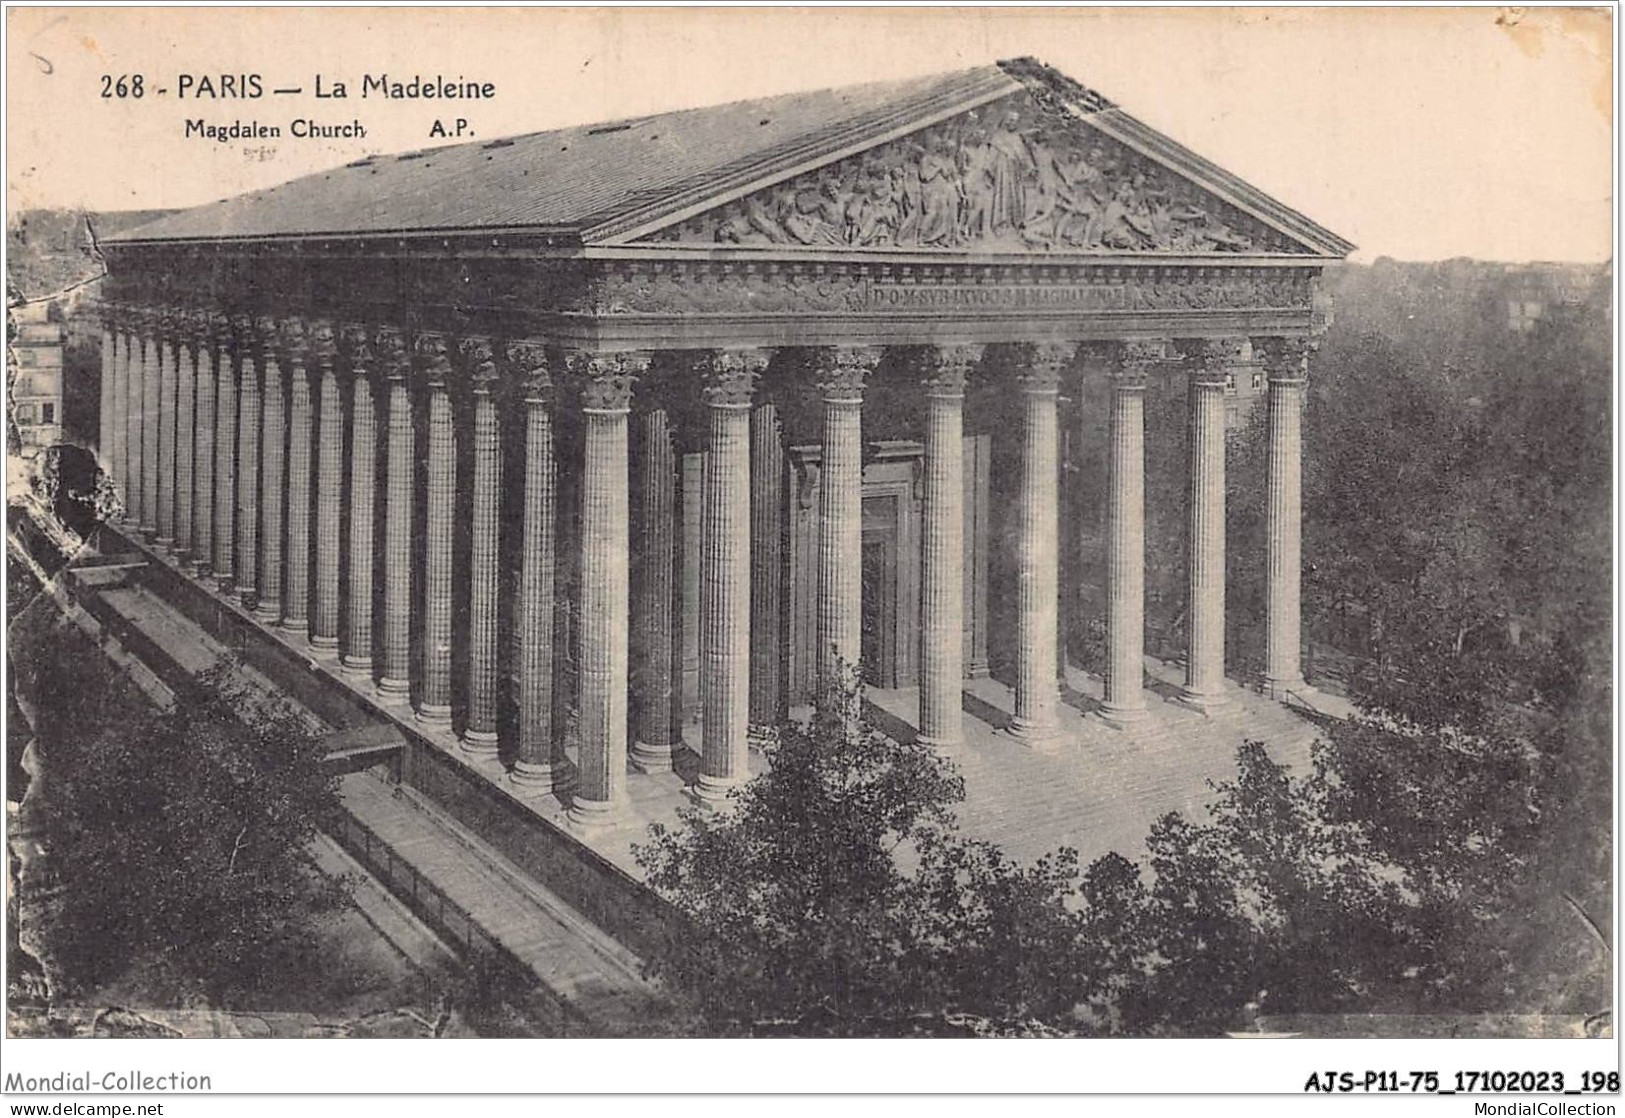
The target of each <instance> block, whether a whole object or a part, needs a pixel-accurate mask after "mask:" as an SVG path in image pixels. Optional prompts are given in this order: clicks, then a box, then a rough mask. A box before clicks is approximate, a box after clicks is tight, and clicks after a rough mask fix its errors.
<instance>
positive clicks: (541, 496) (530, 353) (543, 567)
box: [508, 342, 559, 793]
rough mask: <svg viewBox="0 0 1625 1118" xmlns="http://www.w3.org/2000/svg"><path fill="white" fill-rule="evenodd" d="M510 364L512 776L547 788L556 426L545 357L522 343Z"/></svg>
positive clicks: (527, 787) (553, 768) (552, 775)
mask: <svg viewBox="0 0 1625 1118" xmlns="http://www.w3.org/2000/svg"><path fill="white" fill-rule="evenodd" d="M508 360H509V361H510V362H511V363H512V364H513V365H514V366H515V368H516V371H517V372H518V373H519V374H520V375H521V376H522V377H523V378H524V380H523V384H524V392H525V448H524V454H525V488H524V507H523V509H522V511H521V517H522V523H521V525H520V532H521V540H520V553H519V600H518V601H517V602H516V603H515V613H514V642H515V645H516V648H515V653H516V662H517V663H516V671H517V675H518V678H517V680H516V681H515V684H516V687H517V689H518V692H519V694H518V700H519V701H518V706H519V725H518V727H517V730H518V738H519V740H518V742H517V743H516V745H517V754H518V755H517V757H516V758H515V760H514V767H513V770H512V772H511V774H510V775H511V778H512V780H513V782H514V784H515V785H517V786H518V787H519V788H520V789H521V790H524V791H530V792H535V793H541V792H547V791H551V790H552V788H553V787H554V785H555V784H556V783H558V775H557V774H558V767H559V766H558V760H557V758H556V756H555V748H554V742H555V740H556V739H555V737H554V733H553V567H554V548H555V547H556V523H555V520H556V517H557V512H556V500H557V497H556V491H555V490H556V486H557V475H558V466H557V464H556V462H555V461H554V457H553V422H552V416H551V415H550V414H549V412H548V404H549V400H550V397H551V394H552V384H551V382H550V379H549V377H548V370H547V360H546V353H545V351H544V350H543V348H542V347H541V346H540V345H537V344H534V343H529V342H521V343H515V344H514V345H512V346H510V347H509V349H508Z"/></svg>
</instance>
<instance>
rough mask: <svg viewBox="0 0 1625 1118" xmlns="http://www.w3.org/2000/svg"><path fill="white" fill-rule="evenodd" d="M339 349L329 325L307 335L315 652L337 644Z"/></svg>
mask: <svg viewBox="0 0 1625 1118" xmlns="http://www.w3.org/2000/svg"><path fill="white" fill-rule="evenodd" d="M337 354H338V346H337V344H336V342H335V339H334V337H333V325H332V323H329V322H317V323H315V324H314V326H313V328H312V330H311V334H310V359H311V361H312V362H313V363H314V365H315V367H316V373H317V376H318V377H319V378H320V381H319V385H320V389H319V390H320V396H319V398H318V399H317V405H318V409H319V414H318V417H317V422H318V423H319V424H320V427H319V429H318V431H317V436H316V541H315V542H316V593H315V595H314V597H313V599H312V602H313V604H312V606H311V614H310V643H311V646H312V647H314V648H320V649H334V648H337V647H338V646H339V544H340V541H341V540H342V538H343V537H342V535H341V533H342V531H343V529H342V527H341V526H340V523H339V512H340V505H341V503H342V502H343V500H344V405H343V404H341V403H340V402H339V378H338V373H336V372H335V371H334V369H333V360H334V358H335V357H336V356H337Z"/></svg>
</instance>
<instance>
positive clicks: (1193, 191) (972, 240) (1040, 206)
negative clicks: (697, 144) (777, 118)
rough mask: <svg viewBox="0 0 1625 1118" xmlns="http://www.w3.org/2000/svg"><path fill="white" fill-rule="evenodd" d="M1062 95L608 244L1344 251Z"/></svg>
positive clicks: (1247, 191) (820, 164) (819, 164)
mask: <svg viewBox="0 0 1625 1118" xmlns="http://www.w3.org/2000/svg"><path fill="white" fill-rule="evenodd" d="M1051 73H1053V72H1051ZM1062 80H1063V81H1064V80H1065V79H1062ZM1072 88H1074V89H1078V90H1079V92H1080V93H1083V94H1084V96H1082V97H1075V98H1068V97H1066V96H1064V95H1062V94H1059V93H1057V92H1056V91H1055V90H1054V89H1052V88H1049V87H1048V86H1045V85H1042V84H1040V83H1037V82H1032V81H1029V82H1027V83H1025V84H1022V85H1018V86H1016V87H1015V88H1013V89H1012V90H1011V92H1009V93H1008V94H1007V95H1005V96H1002V97H999V98H997V99H994V100H990V101H985V102H984V103H982V104H980V105H977V106H976V107H974V108H970V109H968V110H966V111H964V112H961V113H957V114H955V115H952V116H949V117H947V118H946V119H938V120H935V121H932V122H929V123H925V124H923V125H922V126H921V127H919V128H917V129H915V130H913V131H902V132H901V134H894V135H892V136H890V137H887V138H885V139H884V140H883V141H881V142H878V143H875V144H874V145H872V146H869V147H866V148H863V149H862V150H858V151H852V150H851V149H850V148H848V149H847V151H846V152H844V153H843V152H840V151H837V152H835V153H833V154H832V155H826V156H825V157H823V159H822V160H820V159H819V158H818V157H813V158H810V159H809V160H807V161H806V163H805V164H804V165H803V166H802V167H801V168H799V169H796V170H793V171H790V172H788V173H783V172H781V173H779V174H778V175H776V176H774V177H773V178H771V179H764V180H763V181H762V182H761V183H759V184H757V185H755V186H752V187H746V188H743V189H735V190H733V191H730V192H729V193H728V194H727V195H725V196H723V197H719V198H718V199H716V200H715V202H714V203H713V204H709V205H707V204H704V203H701V204H699V205H689V206H687V207H685V208H684V210H683V211H682V212H678V213H674V214H671V215H667V216H666V217H665V218H664V220H661V219H656V220H653V221H650V222H648V223H646V224H644V225H643V227H642V228H640V229H637V230H632V231H628V232H627V233H626V234H625V235H624V236H619V237H612V238H609V239H608V241H607V243H620V244H647V245H679V246H696V247H698V246H706V247H710V248H717V247H734V246H737V247H747V248H768V249H779V250H788V251H792V252H793V251H797V250H809V251H816V250H850V249H859V250H865V251H874V250H891V251H922V252H936V253H946V254H958V253H967V254H979V253H1001V254H1008V253H1022V254H1026V253H1032V254H1067V255H1076V254H1111V255H1119V254H1125V253H1128V254H1139V253H1145V254H1156V255H1177V256H1201V255H1214V256H1234V255H1309V256H1323V257H1325V256H1332V257H1338V256H1342V255H1344V254H1345V253H1347V252H1348V251H1349V249H1350V248H1351V247H1352V246H1350V245H1348V244H1347V242H1344V241H1342V240H1341V239H1340V238H1338V237H1336V236H1335V235H1334V234H1331V233H1329V232H1327V231H1326V230H1324V229H1321V228H1320V227H1319V226H1318V225H1315V224H1314V223H1313V222H1311V221H1309V219H1307V218H1305V217H1303V216H1302V215H1300V214H1297V213H1295V212H1294V211H1292V210H1290V209H1288V208H1287V207H1285V206H1283V205H1281V204H1280V203H1278V202H1275V201H1274V200H1273V199H1270V198H1269V197H1268V196H1267V195H1264V194H1263V193H1262V192H1260V191H1257V190H1256V189H1254V188H1252V187H1249V186H1247V185H1246V184H1245V183H1243V182H1241V180H1239V179H1237V178H1235V177H1234V176H1232V175H1229V174H1227V173H1225V172H1223V171H1222V170H1220V169H1219V168H1217V167H1215V166H1214V165H1212V164H1210V163H1208V162H1207V161H1205V160H1203V159H1201V158H1200V157H1199V156H1196V155H1195V154H1194V153H1191V152H1189V151H1188V150H1186V149H1184V148H1182V147H1181V146H1180V145H1178V144H1176V143H1174V142H1173V141H1171V140H1169V139H1167V138H1166V137H1164V136H1161V135H1160V134H1158V133H1156V132H1154V131H1153V130H1151V129H1149V128H1147V127H1146V126H1145V125H1143V124H1141V123H1140V122H1138V121H1136V120H1134V118H1132V117H1130V116H1128V115H1127V114H1126V113H1123V112H1121V110H1118V109H1117V108H1115V107H1114V106H1111V105H1110V104H1109V103H1108V102H1105V101H1103V100H1102V99H1100V98H1098V97H1096V96H1094V95H1092V94H1087V93H1086V91H1081V87H1076V86H1075V85H1073V86H1072Z"/></svg>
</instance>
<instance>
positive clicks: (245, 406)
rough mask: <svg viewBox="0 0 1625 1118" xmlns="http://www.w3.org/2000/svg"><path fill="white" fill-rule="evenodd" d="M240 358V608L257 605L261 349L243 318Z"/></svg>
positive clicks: (236, 322)
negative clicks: (241, 375) (241, 606)
mask: <svg viewBox="0 0 1625 1118" xmlns="http://www.w3.org/2000/svg"><path fill="white" fill-rule="evenodd" d="M232 326H233V328H234V331H235V333H236V336H237V345H238V352H239V354H240V355H241V358H242V371H243V380H242V391H241V393H240V394H239V396H238V400H237V415H238V421H237V592H238V594H240V595H241V597H242V600H243V605H244V606H247V607H249V608H253V607H254V606H255V605H257V604H258V602H259V585H260V583H259V553H260V547H259V539H260V504H259V501H260V425H261V423H263V422H264V419H265V415H264V411H265V409H264V408H263V407H262V406H261V401H260V372H261V369H262V367H263V365H264V362H265V349H264V345H263V344H262V341H261V338H260V335H259V332H258V331H257V330H256V329H255V323H254V321H253V320H252V319H250V318H249V317H248V316H246V315H239V316H237V317H236V318H234V319H232Z"/></svg>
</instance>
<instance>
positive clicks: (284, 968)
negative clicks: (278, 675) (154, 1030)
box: [28, 626, 344, 1007]
mask: <svg viewBox="0 0 1625 1118" xmlns="http://www.w3.org/2000/svg"><path fill="white" fill-rule="evenodd" d="M28 667H29V670H30V673H31V675H32V677H33V678H32V680H31V681H30V686H29V688H28V693H29V696H30V700H31V704H32V706H33V708H34V715H35V723H36V724H35V730H36V733H37V735H38V748H39V749H40V751H41V754H42V757H43V771H44V773H45V776H44V778H43V779H42V781H41V784H40V787H39V788H38V790H37V795H38V797H39V800H38V802H37V803H31V808H32V810H31V818H32V819H34V820H35V821H36V822H37V826H38V828H39V836H38V837H39V843H40V845H41V847H42V848H43V849H44V850H45V851H46V856H45V858H44V861H43V866H44V872H45V879H44V881H43V883H42V884H43V889H42V890H41V892H42V893H43V894H44V895H46V896H48V897H49V900H48V902H47V903H46V904H45V905H44V906H43V920H44V923H43V926H42V928H41V930H40V932H39V934H38V936H37V938H38V940H39V942H40V943H42V944H44V945H46V946H47V949H48V951H49V954H50V958H49V960H48V961H49V964H50V965H51V968H52V971H53V975H54V977H55V980H56V981H57V982H58V983H59V985H60V992H61V993H63V994H67V995H69V996H72V995H73V994H75V993H76V992H84V991H91V990H95V989H97V988H99V987H101V986H103V985H105V984H106V983H108V982H111V981H114V980H117V979H119V978H120V977H121V976H122V975H124V974H125V973H126V972H128V971H130V970H131V969H132V968H138V969H139V970H140V971H141V972H142V973H143V974H144V975H145V976H146V978H147V982H148V984H149V985H150V986H151V987H152V988H155V989H162V990H166V991H173V992H175V994H174V996H176V997H177V998H179V999H180V1000H181V1001H182V1002H183V1003H184V1002H199V1003H203V1004H209V1005H216V1006H225V1007H230V1006H231V1005H232V1004H234V1003H235V1002H236V1001H238V1000H239V999H240V998H241V997H243V996H246V995H250V994H253V993H256V992H261V991H264V990H266V989H273V988H275V986H276V984H277V983H278V982H279V981H283V982H285V981H286V975H287V974H288V973H289V970H290V968H298V967H301V966H302V965H304V964H305V963H306V962H308V960H309V958H310V952H312V951H313V950H314V947H315V930H314V929H315V925H316V922H317V921H318V920H319V919H320V918H321V917H322V916H324V915H325V914H327V913H330V912H332V911H334V909H335V908H336V907H337V906H338V905H339V904H341V903H342V900H343V896H344V889H343V885H342V883H339V882H335V881H333V880H332V879H330V878H327V877H324V876H322V875H321V874H320V873H318V872H316V871H315V869H314V867H313V866H312V865H311V864H310V861H309V856H308V853H307V851H308V848H309V845H310V843H311V841H312V839H313V838H314V836H315V833H316V830H317V827H318V825H319V824H320V823H321V822H322V821H323V820H324V819H325V818H326V817H327V815H328V813H330V812H332V811H333V810H335V809H336V807H337V793H336V786H335V782H334V781H335V778H334V777H333V776H332V775H331V774H329V773H328V772H326V771H324V769H323V767H322V765H321V756H322V746H321V744H320V742H319V741H318V739H317V738H316V737H315V735H314V734H313V733H312V732H311V731H310V730H309V729H308V728H307V727H306V725H305V724H304V723H303V722H301V721H300V720H299V719H298V718H297V717H295V716H294V715H293V714H292V713H291V712H290V711H288V710H287V709H285V708H283V707H281V706H278V705H275V704H273V703H270V702H267V701H265V700H262V699H251V698H249V697H248V696H247V695H245V694H243V693H241V692H239V691H237V690H235V688H234V687H233V686H232V685H229V684H227V683H226V681H225V680H224V678H222V677H218V676H217V677H211V678H208V679H205V680H204V681H203V682H202V683H201V685H200V686H198V687H197V688H196V689H195V690H194V691H192V692H191V693H189V694H187V695H186V696H185V697H184V701H180V702H177V703H176V704H175V708H174V709H173V710H172V711H168V712H164V711H159V710H156V709H154V708H153V707H151V706H150V705H148V704H147V703H145V702H144V701H143V700H142V697H141V696H140V695H139V694H138V693H136V692H134V691H133V688H132V685H131V684H130V683H129V682H128V681H127V680H126V679H125V678H124V677H123V676H121V675H119V674H118V673H117V672H116V671H114V670H112V669H111V668H110V666H109V665H108V664H107V663H106V661H105V660H103V659H102V658H101V656H100V654H99V653H98V652H97V651H96V650H95V649H94V648H93V647H91V646H90V645H89V644H88V642H87V641H85V640H84V639H83V638H82V637H81V636H79V635H78V634H77V632H76V631H74V630H73V629H72V628H71V626H63V627H61V628H60V629H59V630H58V631H57V632H56V633H54V634H53V635H52V637H51V639H50V640H48V641H40V642H39V643H38V644H37V645H36V646H35V647H34V648H33V649H32V650H31V652H30V654H29V658H28ZM248 704H252V706H251V707H250V706H249V705H248ZM244 709H252V711H253V713H252V715H251V716H250V717H249V718H248V719H247V720H245V719H244V718H242V717H241V715H240V713H239V712H240V711H242V710H244Z"/></svg>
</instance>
